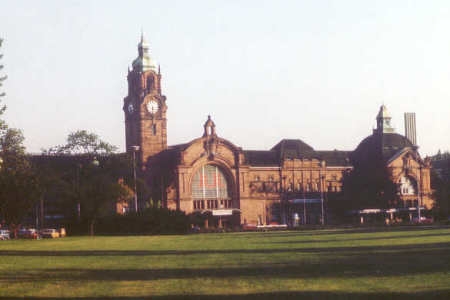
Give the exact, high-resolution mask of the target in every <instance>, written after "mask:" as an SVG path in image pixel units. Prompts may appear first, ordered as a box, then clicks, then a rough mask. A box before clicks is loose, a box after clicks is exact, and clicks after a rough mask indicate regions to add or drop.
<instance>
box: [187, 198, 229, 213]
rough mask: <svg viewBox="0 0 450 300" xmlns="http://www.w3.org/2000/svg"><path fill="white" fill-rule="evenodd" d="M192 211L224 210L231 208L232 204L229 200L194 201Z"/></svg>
mask: <svg viewBox="0 0 450 300" xmlns="http://www.w3.org/2000/svg"><path fill="white" fill-rule="evenodd" d="M193 204H194V210H200V209H219V208H220V209H224V208H232V207H233V206H232V205H233V203H232V201H231V200H229V199H228V200H217V199H214V200H194V201H193Z"/></svg>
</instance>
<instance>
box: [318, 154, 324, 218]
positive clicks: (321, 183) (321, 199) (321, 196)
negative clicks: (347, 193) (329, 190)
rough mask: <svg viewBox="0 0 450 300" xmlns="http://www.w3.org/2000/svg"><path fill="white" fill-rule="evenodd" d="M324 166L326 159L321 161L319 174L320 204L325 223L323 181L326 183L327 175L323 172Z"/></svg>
mask: <svg viewBox="0 0 450 300" xmlns="http://www.w3.org/2000/svg"><path fill="white" fill-rule="evenodd" d="M324 168H325V161H324V160H322V161H321V162H320V172H319V173H320V174H319V176H320V205H321V209H322V214H321V223H322V225H324V224H325V217H324V214H323V183H324V179H325V175H323V174H322V169H324Z"/></svg>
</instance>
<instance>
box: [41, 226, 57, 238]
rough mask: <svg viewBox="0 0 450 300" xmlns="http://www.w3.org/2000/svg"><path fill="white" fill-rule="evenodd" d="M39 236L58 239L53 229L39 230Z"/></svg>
mask: <svg viewBox="0 0 450 300" xmlns="http://www.w3.org/2000/svg"><path fill="white" fill-rule="evenodd" d="M41 236H42V237H43V238H59V232H58V230H56V229H53V228H46V229H42V230H41Z"/></svg>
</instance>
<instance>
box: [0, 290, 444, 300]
mask: <svg viewBox="0 0 450 300" xmlns="http://www.w3.org/2000/svg"><path fill="white" fill-rule="evenodd" d="M381 298H382V299H383V300H387V299H400V300H401V299H450V290H445V291H430V292H421V293H414V292H411V293H342V292H340V293H335V292H274V293H257V294H247V295H170V296H148V297H82V298H81V297H65V298H60V297H58V298H56V297H48V298H46V297H26V299H32V300H33V299H44V300H56V299H69V300H78V299H80V300H81V299H83V300H87V299H92V300H98V299H105V300H119V299H124V300H128V299H154V300H169V299H174V300H181V299H196V300H209V299H217V300H252V299H257V300H269V299H280V300H284V299H286V300H291V299H314V300H317V299H319V300H320V299H338V300H339V299H369V300H371V299H381ZM0 299H12V300H15V299H24V298H22V297H7V298H6V297H0Z"/></svg>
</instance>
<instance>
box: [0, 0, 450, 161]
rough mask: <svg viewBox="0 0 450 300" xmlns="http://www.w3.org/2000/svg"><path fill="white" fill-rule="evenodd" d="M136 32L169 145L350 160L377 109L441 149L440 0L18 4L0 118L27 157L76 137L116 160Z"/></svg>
mask: <svg viewBox="0 0 450 300" xmlns="http://www.w3.org/2000/svg"><path fill="white" fill-rule="evenodd" d="M141 28H142V29H143V30H144V32H145V35H146V38H147V41H148V42H149V43H150V53H151V56H152V57H153V58H154V59H155V60H156V61H157V62H158V63H159V64H160V65H161V73H162V76H163V78H162V88H163V94H165V95H166V96H167V104H168V107H169V109H168V113H167V116H168V142H169V144H170V145H172V144H178V143H184V142H188V141H190V140H192V139H194V138H197V137H199V136H201V135H202V133H203V123H204V122H205V121H206V119H207V116H208V114H210V115H211V116H212V118H213V120H214V122H215V124H216V130H217V133H218V135H219V136H221V137H223V138H225V139H228V140H229V141H231V142H232V143H234V144H235V145H237V146H240V147H242V148H243V149H259V150H268V149H270V148H271V147H272V146H274V145H275V144H276V143H277V142H278V141H279V140H281V139H282V138H295V139H297V138H298V139H301V140H303V141H304V142H306V143H307V144H309V145H311V146H312V147H313V148H314V149H316V150H333V149H339V150H353V149H354V148H355V147H356V146H357V145H358V144H359V142H360V141H361V140H362V139H363V138H365V137H366V136H368V135H370V134H371V132H372V128H373V127H374V126H375V117H376V114H377V112H378V109H379V107H380V105H381V104H383V103H384V104H385V105H386V106H387V107H388V109H389V111H390V113H391V115H392V117H393V119H392V123H393V125H394V126H395V127H396V131H397V132H398V133H400V134H403V133H404V125H403V113H404V112H416V119H417V140H418V144H419V146H420V148H419V151H420V153H421V154H422V155H423V156H425V155H432V154H435V153H436V152H437V151H438V149H441V150H450V104H449V103H450V102H449V99H450V1H448V0H442V1H401V0H397V1H392V0H390V1H369V0H368V1H361V0H354V1H350V0H348V1H345V0H340V1H331V0H330V1H325V0H323V1H321V0H310V1H306V0H305V1H300V0H295V1H275V0H273V1H261V0H255V1H251V0H247V1H244V0H239V1H231V0H223V1H211V0H205V1H195V0H190V1H111V0H109V1H67V0H66V1H60V0H54V1H31V0H30V1H18V0H11V1H10V0H3V1H1V4H0V37H3V38H4V39H5V42H4V44H3V47H2V48H1V50H0V52H2V53H3V54H4V57H3V59H2V60H1V63H2V64H4V65H5V68H4V70H3V72H2V73H3V74H7V75H8V79H7V81H6V82H5V84H4V86H3V90H4V91H5V92H6V93H7V96H6V97H5V98H4V100H3V102H4V103H5V104H7V106H8V110H7V113H6V116H5V118H6V120H7V122H8V123H9V125H10V126H12V127H17V128H20V129H22V130H23V132H24V135H25V138H26V140H25V144H26V147H27V151H28V152H40V149H42V148H48V147H51V146H54V145H58V144H63V143H64V142H65V139H66V137H67V135H68V134H69V133H70V132H73V131H75V130H77V129H86V130H88V131H92V132H95V133H97V134H99V135H100V136H101V138H102V139H104V140H106V141H108V142H110V143H112V144H114V145H117V146H118V147H119V149H120V151H125V149H124V147H125V146H124V145H125V129H124V113H123V111H122V105H123V98H124V97H125V96H126V93H127V81H126V75H127V68H128V66H130V65H131V62H132V61H133V59H135V58H136V56H137V44H138V42H139V38H140V32H141Z"/></svg>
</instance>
